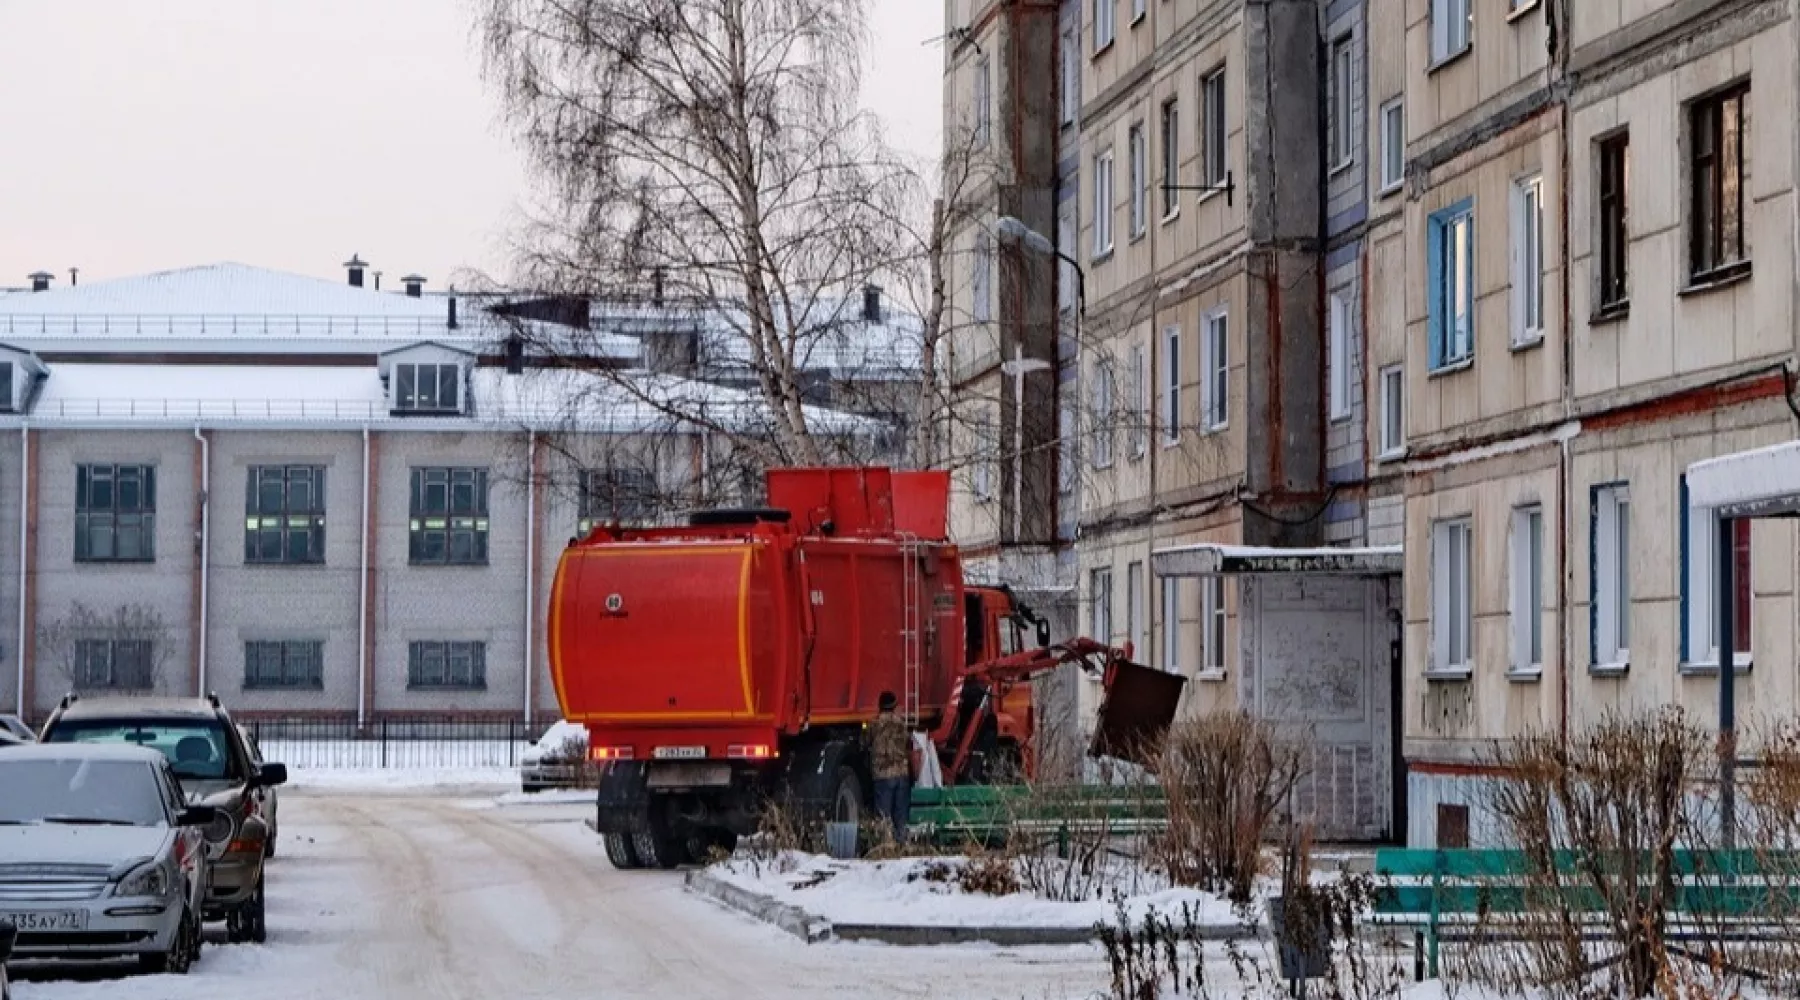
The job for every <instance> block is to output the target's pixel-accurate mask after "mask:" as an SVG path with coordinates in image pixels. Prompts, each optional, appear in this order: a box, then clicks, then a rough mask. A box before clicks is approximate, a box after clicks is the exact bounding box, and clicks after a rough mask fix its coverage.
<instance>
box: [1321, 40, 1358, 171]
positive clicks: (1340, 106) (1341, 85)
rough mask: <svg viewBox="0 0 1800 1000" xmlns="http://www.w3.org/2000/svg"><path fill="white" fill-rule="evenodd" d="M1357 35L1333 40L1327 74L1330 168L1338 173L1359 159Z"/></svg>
mask: <svg viewBox="0 0 1800 1000" xmlns="http://www.w3.org/2000/svg"><path fill="white" fill-rule="evenodd" d="M1355 38H1356V36H1355V35H1354V34H1351V33H1346V34H1343V35H1340V36H1338V38H1337V39H1336V40H1335V41H1333V42H1332V43H1331V68H1330V76H1329V77H1328V80H1329V86H1330V88H1331V94H1330V100H1331V104H1330V109H1331V110H1330V114H1331V125H1332V127H1331V157H1332V160H1331V171H1332V172H1333V173H1336V172H1337V171H1339V170H1343V169H1345V168H1347V167H1349V166H1351V165H1352V164H1354V163H1355V162H1356V132H1355V128H1354V126H1355V118H1356V110H1355V100H1356V48H1355V46H1354V45H1352V44H1351V43H1352V42H1353V41H1354V40H1355Z"/></svg>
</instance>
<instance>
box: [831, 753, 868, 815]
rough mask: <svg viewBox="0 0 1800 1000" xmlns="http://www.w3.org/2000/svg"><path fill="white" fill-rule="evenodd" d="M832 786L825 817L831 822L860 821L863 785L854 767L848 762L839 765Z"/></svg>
mask: <svg viewBox="0 0 1800 1000" xmlns="http://www.w3.org/2000/svg"><path fill="white" fill-rule="evenodd" d="M832 786H833V787H832V791H831V799H830V800H829V802H830V804H829V807H828V808H829V810H830V811H829V812H828V813H827V814H826V819H827V820H829V821H831V822H833V823H860V822H862V805H863V787H862V779H861V778H859V777H857V775H856V768H854V767H851V766H850V765H848V764H844V765H841V766H839V767H838V769H837V780H836V781H834V782H833V783H832Z"/></svg>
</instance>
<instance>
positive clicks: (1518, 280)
mask: <svg viewBox="0 0 1800 1000" xmlns="http://www.w3.org/2000/svg"><path fill="white" fill-rule="evenodd" d="M1543 339H1544V179H1543V178H1542V177H1541V176H1537V175H1533V176H1531V177H1526V178H1524V179H1522V180H1520V181H1517V182H1516V183H1514V184H1513V189H1512V342H1513V346H1514V347H1523V346H1526V345H1528V344H1535V343H1537V342H1538V341H1540V340H1543Z"/></svg>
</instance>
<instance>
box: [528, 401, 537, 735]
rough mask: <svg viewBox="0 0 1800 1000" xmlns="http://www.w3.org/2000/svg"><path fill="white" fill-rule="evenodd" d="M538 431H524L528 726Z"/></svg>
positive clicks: (532, 654)
mask: <svg viewBox="0 0 1800 1000" xmlns="http://www.w3.org/2000/svg"><path fill="white" fill-rule="evenodd" d="M537 487H538V463H537V431H535V430H528V431H526V432H525V726H526V728H530V726H531V675H532V673H533V672H534V671H535V670H536V669H537V641H536V640H537V631H536V628H535V624H536V618H537V605H536V593H537V591H536V586H535V584H536V583H537V575H536V574H537Z"/></svg>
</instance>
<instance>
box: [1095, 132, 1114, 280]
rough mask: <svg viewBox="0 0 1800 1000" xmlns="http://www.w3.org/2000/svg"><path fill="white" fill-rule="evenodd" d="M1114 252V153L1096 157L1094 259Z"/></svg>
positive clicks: (1103, 153) (1107, 152) (1100, 154)
mask: <svg viewBox="0 0 1800 1000" xmlns="http://www.w3.org/2000/svg"><path fill="white" fill-rule="evenodd" d="M1112 252H1113V151H1112V150H1110V149H1108V150H1104V151H1102V152H1101V153H1099V154H1098V155H1096V156H1095V157H1094V259H1095V260H1100V259H1102V258H1104V257H1106V256H1107V255H1108V254H1110V253H1112Z"/></svg>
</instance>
